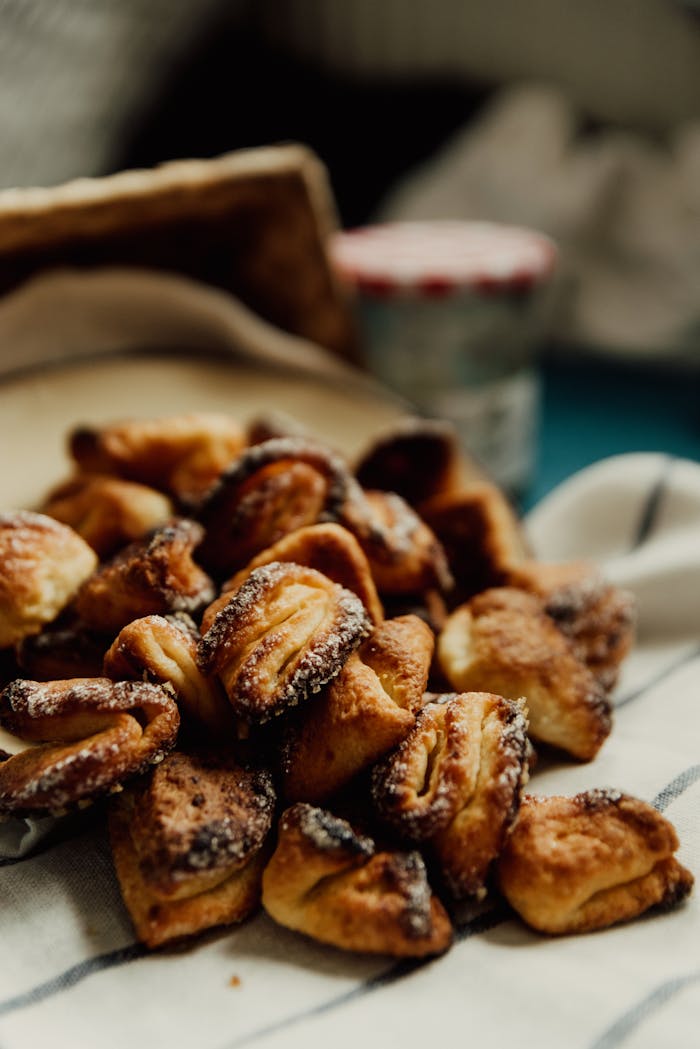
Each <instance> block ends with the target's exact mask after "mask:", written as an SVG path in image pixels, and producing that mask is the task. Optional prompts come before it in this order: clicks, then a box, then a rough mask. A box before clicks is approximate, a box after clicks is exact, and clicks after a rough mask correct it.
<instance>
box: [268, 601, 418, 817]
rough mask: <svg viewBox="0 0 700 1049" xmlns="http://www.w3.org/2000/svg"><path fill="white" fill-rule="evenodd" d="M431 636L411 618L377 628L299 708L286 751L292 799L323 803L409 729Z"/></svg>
mask: <svg viewBox="0 0 700 1049" xmlns="http://www.w3.org/2000/svg"><path fill="white" fill-rule="evenodd" d="M433 648H434V639H433V635H432V633H431V631H430V629H429V628H428V627H427V626H426V625H425V623H423V621H422V620H420V619H418V618H417V617H416V616H404V617H402V618H400V619H390V620H387V621H386V622H384V623H382V624H381V625H380V626H378V627H376V628H375V630H374V632H373V633H372V636H371V637H369V638H368V639H367V640H366V641H364V642H363V643H362V645H361V646H360V647H359V649H358V650H357V652H355V653H353V655H351V656H350V658H349V659H348V660H347V662H346V663H345V666H344V667H343V668H342V670H341V671H340V673H339V674H338V676H337V677H336V678H335V679H334V680H333V681H332V682H331V684H330V685H328V686H327V687H326V688H325V689H324V690H323V692H322V693H321V694H320V695H319V696H317V697H316V698H315V699H313V700H312V701H311V702H310V703H307V704H306V706H305V707H304V709H303V711H301V712H300V717H299V723H298V724H297V725H296V726H295V727H294V729H292V730H290V734H289V737H288V739H287V742H286V746H285V748H284V754H283V761H282V766H283V790H284V794H285V796H286V797H287V799H288V800H290V801H312V802H317V801H321V800H323V799H325V798H327V797H329V796H330V795H331V794H333V793H334V792H335V791H337V790H339V789H340V788H341V787H343V786H344V785H345V784H346V783H348V782H349V781H350V780H351V779H352V778H353V777H354V776H355V775H357V773H358V772H361V771H362V769H365V768H368V767H369V766H370V765H372V764H373V763H374V762H375V761H377V760H378V759H379V758H380V757H381V756H382V755H383V754H385V753H386V752H387V751H388V750H390V749H391V748H392V747H395V746H396V744H397V743H399V742H400V741H401V740H402V739H403V738H404V737H405V736H406V734H407V733H408V732H409V731H410V729H411V727H412V725H413V723H414V721H415V715H416V711H417V710H419V708H420V706H421V704H422V702H423V693H424V691H425V686H426V683H427V680H428V671H429V669H430V661H431V658H432V655H433Z"/></svg>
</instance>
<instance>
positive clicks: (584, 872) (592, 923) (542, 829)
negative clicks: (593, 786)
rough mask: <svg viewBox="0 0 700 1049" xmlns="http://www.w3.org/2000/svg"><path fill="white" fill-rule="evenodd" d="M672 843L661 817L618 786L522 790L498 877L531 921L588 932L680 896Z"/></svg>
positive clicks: (681, 872) (684, 879) (682, 876)
mask: <svg viewBox="0 0 700 1049" xmlns="http://www.w3.org/2000/svg"><path fill="white" fill-rule="evenodd" d="M677 848H678V838H677V836H676V832H675V830H674V829H673V827H672V825H671V824H670V823H669V822H668V820H666V819H665V818H664V817H663V816H662V815H661V814H660V813H659V812H657V811H656V809H654V808H652V807H651V805H647V804H646V803H645V802H643V801H639V800H638V799H637V798H632V797H630V796H629V795H627V794H622V793H620V792H619V791H610V790H589V791H586V792H585V793H582V794H577V795H576V796H575V797H573V798H564V797H548V798H546V797H526V798H525V799H524V800H523V803H522V806H521V808H520V814H519V817H518V821H517V823H516V825H515V827H514V829H513V832H512V834H511V835H510V837H509V838H508V841H507V842H506V845H505V848H504V850H503V852H502V854H501V857H500V859H499V861H498V880H499V884H500V888H501V891H502V892H503V894H504V895H505V897H506V899H507V900H508V902H509V903H510V905H511V906H512V907H513V908H514V910H516V911H517V912H518V914H519V915H520V916H521V918H523V920H524V921H526V922H527V923H528V925H531V926H532V928H533V929H538V930H539V931H540V932H547V933H570V932H589V931H591V930H593V929H603V928H605V927H606V926H608V925H613V924H615V923H617V922H623V921H629V920H630V919H631V918H636V917H637V916H638V915H639V914H642V913H643V912H644V911H646V910H648V909H649V908H650V907H656V906H661V907H672V906H674V905H675V904H677V903H680V902H681V901H682V900H684V899H685V897H686V896H687V895H688V893H689V892H690V890H691V888H692V885H693V876H692V874H691V873H690V871H688V870H686V869H685V868H684V867H682V866H681V864H680V863H679V862H678V860H677V859H676V858H675V857H674V855H673V854H674V852H675V851H676V849H677Z"/></svg>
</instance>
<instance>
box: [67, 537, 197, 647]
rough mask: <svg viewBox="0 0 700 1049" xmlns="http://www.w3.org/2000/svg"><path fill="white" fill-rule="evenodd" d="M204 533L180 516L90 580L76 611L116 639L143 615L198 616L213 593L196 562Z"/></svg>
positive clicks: (96, 573) (84, 620)
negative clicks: (122, 630)
mask: <svg viewBox="0 0 700 1049" xmlns="http://www.w3.org/2000/svg"><path fill="white" fill-rule="evenodd" d="M203 534H204V533H203V530H202V526H201V525H199V524H197V522H196V521H190V520H187V519H186V518H180V519H175V520H173V521H171V522H169V523H168V524H167V525H163V526H162V527H160V528H157V529H156V530H155V531H154V532H152V533H151V535H150V536H148V537H147V538H146V539H142V540H139V541H137V542H135V543H130V544H129V546H126V547H124V549H123V550H120V551H119V553H118V554H116V555H115V556H114V557H113V558H112V559H111V560H110V561H107V562H106V563H105V564H103V565H101V566H100V567H99V568H98V569H97V571H96V572H95V573H94V574H93V575H92V576H91V577H90V578H89V579H88V580H86V582H85V583H84V584H83V586H82V587H81V589H80V591H79V593H78V594H77V596H76V599H75V603H74V608H75V611H76V612H77V614H78V615H79V616H80V618H81V619H82V620H83V622H85V623H87V624H89V625H90V627H91V629H93V630H97V631H101V632H102V633H105V634H112V635H114V634H116V633H117V632H118V631H119V630H121V628H122V627H123V626H125V625H126V624H127V623H130V622H131V621H132V620H133V619H138V618H140V617H141V616H147V615H162V614H164V613H166V612H189V613H190V614H194V613H196V612H197V611H199V610H200V609H202V608H203V607H204V606H205V605H208V604H209V603H210V601H211V600H212V598H213V596H214V593H215V591H214V585H213V583H212V581H211V579H210V578H209V576H208V575H207V574H206V573H205V572H204V571H203V570H202V569H201V568H200V567H199V566H198V565H197V564H196V563H195V561H194V560H193V552H194V550H195V548H196V547H197V545H198V544H199V543H200V541H201V539H202V536H203Z"/></svg>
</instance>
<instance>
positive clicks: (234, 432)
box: [70, 412, 245, 506]
mask: <svg viewBox="0 0 700 1049" xmlns="http://www.w3.org/2000/svg"><path fill="white" fill-rule="evenodd" d="M244 444H245V434H244V433H243V430H242V429H241V427H240V426H239V424H238V423H237V422H236V421H235V420H234V419H232V418H231V417H230V416H228V415H219V414H216V413H214V412H200V413H193V414H190V415H173V416H170V417H167V418H161V419H127V420H125V421H124V422H119V423H113V424H112V425H111V426H104V427H95V428H93V427H81V428H79V429H77V430H74V431H73V433H72V434H71V435H70V452H71V455H72V456H73V458H74V459H75V461H76V463H77V464H78V466H80V468H81V470H82V471H83V472H85V473H99V474H114V475H116V476H117V477H123V478H124V479H125V480H127V481H137V482H139V483H140V484H145V485H149V486H150V487H152V488H157V489H158V490H159V491H163V492H166V493H168V494H169V495H172V496H173V497H174V498H175V499H177V500H178V501H179V502H181V503H183V504H184V505H186V506H189V505H192V504H193V503H194V502H196V501H197V500H198V499H199V498H200V497H201V496H202V495H203V494H204V492H206V491H207V490H208V489H209V488H210V486H211V485H212V484H213V483H214V482H215V481H216V479H217V478H218V476H219V474H221V473H222V471H223V470H224V469H226V467H227V466H228V465H229V464H230V463H231V462H232V461H233V460H234V459H235V458H236V456H238V455H239V454H240V452H241V451H242V450H243V447H244Z"/></svg>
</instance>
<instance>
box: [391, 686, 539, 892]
mask: <svg viewBox="0 0 700 1049" xmlns="http://www.w3.org/2000/svg"><path fill="white" fill-rule="evenodd" d="M526 781H527V720H526V718H525V715H524V713H523V711H522V709H521V707H520V706H519V705H518V704H516V703H512V702H510V701H509V700H507V699H503V698H502V697H500V696H494V695H490V694H488V693H483V692H469V693H466V694H463V695H454V696H446V697H443V698H442V700H441V701H440V702H432V703H428V704H427V705H426V706H424V707H423V708H422V709H421V710H420V711H419V712H418V715H417V717H416V724H415V726H414V728H412V729H411V731H410V732H409V734H408V735H407V736H406V738H405V739H404V741H403V742H402V743H400V744H399V746H398V747H397V748H396V750H394V751H393V752H392V753H391V754H390V755H389V756H388V757H387V758H385V760H384V761H382V762H381V763H380V764H379V765H377V766H376V767H375V768H374V770H373V773H372V796H373V799H374V804H375V806H376V809H377V811H378V813H379V815H380V817H381V819H382V820H383V821H384V822H385V823H386V824H388V825H389V826H390V827H391V828H393V829H394V830H395V831H396V832H397V833H398V834H399V835H400V836H401V837H402V838H403V839H404V840H406V841H408V842H411V843H420V842H427V843H429V850H430V852H431V854H432V855H433V856H434V857H435V859H436V862H437V865H438V867H439V869H440V871H441V874H442V878H443V881H444V883H445V885H446V886H447V888H448V890H449V891H450V893H451V895H452V896H454V897H456V898H464V897H470V896H471V897H481V896H483V895H484V894H485V892H486V888H485V885H486V878H487V875H488V873H489V869H490V867H491V864H492V862H493V860H494V859H495V858H496V857H497V856H498V854H499V852H500V850H501V848H502V845H503V842H504V840H505V839H506V836H507V834H508V832H509V830H510V828H511V826H512V824H513V822H514V820H515V817H516V815H517V811H518V806H519V804H520V793H521V790H522V787H523V785H524V783H525V782H526Z"/></svg>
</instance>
